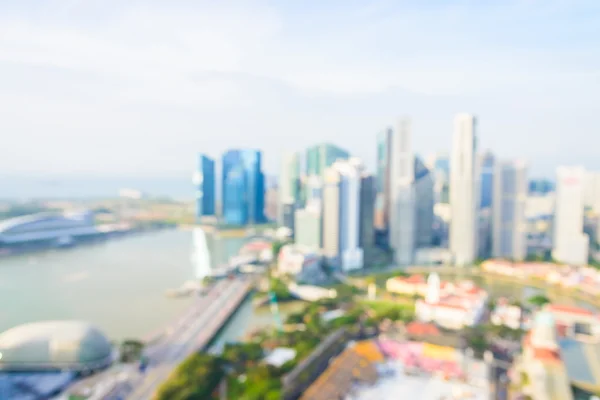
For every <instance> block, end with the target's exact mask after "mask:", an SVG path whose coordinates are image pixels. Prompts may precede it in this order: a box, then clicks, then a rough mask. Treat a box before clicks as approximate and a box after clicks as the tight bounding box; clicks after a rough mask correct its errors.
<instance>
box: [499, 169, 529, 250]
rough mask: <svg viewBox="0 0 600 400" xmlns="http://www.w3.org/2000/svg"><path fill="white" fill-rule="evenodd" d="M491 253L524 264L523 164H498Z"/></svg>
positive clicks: (525, 185)
mask: <svg viewBox="0 0 600 400" xmlns="http://www.w3.org/2000/svg"><path fill="white" fill-rule="evenodd" d="M493 181H494V191H493V194H494V200H493V204H494V206H493V219H492V220H493V222H492V232H493V233H492V254H493V256H494V257H499V258H505V259H509V260H515V261H522V260H524V259H525V257H527V229H526V222H527V221H526V217H525V207H526V205H527V192H528V181H527V166H526V165H525V163H524V162H521V161H517V162H499V163H497V164H496V166H495V168H494V176H493Z"/></svg>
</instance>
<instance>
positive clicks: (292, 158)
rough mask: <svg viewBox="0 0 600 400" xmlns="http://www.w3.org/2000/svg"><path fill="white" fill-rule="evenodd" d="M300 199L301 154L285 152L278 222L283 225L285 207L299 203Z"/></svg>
mask: <svg viewBox="0 0 600 400" xmlns="http://www.w3.org/2000/svg"><path fill="white" fill-rule="evenodd" d="M299 201H300V155H299V154H298V153H285V154H284V155H283V160H282V163H281V174H280V175H279V215H278V222H279V224H280V225H283V207H284V206H285V205H288V204H293V205H295V206H297V205H298V203H299Z"/></svg>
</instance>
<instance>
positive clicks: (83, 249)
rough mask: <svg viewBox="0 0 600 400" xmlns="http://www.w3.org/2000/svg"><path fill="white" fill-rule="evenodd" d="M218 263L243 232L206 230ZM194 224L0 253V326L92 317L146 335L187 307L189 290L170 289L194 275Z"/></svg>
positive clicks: (124, 332)
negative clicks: (216, 234) (217, 235)
mask: <svg viewBox="0 0 600 400" xmlns="http://www.w3.org/2000/svg"><path fill="white" fill-rule="evenodd" d="M207 244H208V246H209V249H210V250H211V264H213V265H216V264H220V263H223V262H225V261H226V260H227V258H228V257H229V256H230V255H232V254H234V253H235V252H237V250H238V249H239V247H240V246H241V245H242V244H243V239H228V240H227V241H219V240H214V239H212V238H207ZM193 254H194V247H193V240H192V232H189V231H180V230H167V231H158V232H150V233H144V234H140V235H132V236H128V237H123V238H121V239H118V240H112V241H106V242H101V243H96V244H90V245H85V246H80V247H76V248H72V249H67V250H52V251H45V252H39V253H35V254H29V255H19V256H13V257H6V258H2V259H0V304H2V307H0V331H4V330H6V329H9V328H11V327H13V326H16V325H19V324H22V323H26V322H31V321H38V320H54V319H81V320H87V321H89V322H91V323H93V324H95V325H97V326H98V327H99V328H101V329H102V330H103V331H105V332H106V333H107V334H108V335H109V337H111V338H112V339H122V338H126V337H144V336H146V335H147V334H148V333H150V332H153V331H155V330H156V329H158V328H160V327H161V326H163V325H164V324H165V323H167V322H169V321H171V320H173V319H175V318H176V317H177V316H178V315H180V314H181V313H182V312H183V311H184V310H185V309H186V307H187V306H188V305H189V303H190V299H189V298H177V299H173V298H167V297H166V296H165V291H166V290H167V289H169V288H175V287H178V286H180V285H181V284H182V283H183V282H185V281H187V280H190V279H194V278H195V276H196V275H197V267H196V265H195V261H194V259H193V257H192V255H193Z"/></svg>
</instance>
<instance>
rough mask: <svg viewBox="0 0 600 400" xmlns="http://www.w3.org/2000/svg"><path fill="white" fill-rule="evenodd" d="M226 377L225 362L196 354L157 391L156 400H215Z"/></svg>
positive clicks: (178, 368)
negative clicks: (217, 389) (215, 395)
mask: <svg viewBox="0 0 600 400" xmlns="http://www.w3.org/2000/svg"><path fill="white" fill-rule="evenodd" d="M224 375H225V369H224V360H223V359H221V358H218V357H213V356H210V355H207V354H194V355H193V356H191V357H189V358H188V359H187V360H185V361H184V362H183V363H182V364H181V365H179V367H177V369H176V370H175V372H174V374H173V375H172V376H171V377H170V378H169V380H168V381H166V382H165V383H164V384H163V385H162V386H161V387H160V388H159V389H158V391H157V393H156V395H155V399H156V400H195V399H213V398H214V397H213V394H214V392H215V390H216V388H217V386H218V385H219V382H220V381H221V379H222V378H223V377H224Z"/></svg>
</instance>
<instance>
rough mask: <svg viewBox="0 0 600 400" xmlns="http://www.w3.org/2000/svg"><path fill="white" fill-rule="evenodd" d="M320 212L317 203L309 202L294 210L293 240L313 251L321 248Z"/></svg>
mask: <svg viewBox="0 0 600 400" xmlns="http://www.w3.org/2000/svg"><path fill="white" fill-rule="evenodd" d="M321 225H322V213H321V209H320V207H319V206H318V204H310V205H307V206H306V207H305V208H303V209H301V210H296V213H295V221H294V241H295V243H296V244H298V245H302V246H306V247H308V248H310V249H313V250H314V251H317V250H319V249H320V248H321V244H322V235H321Z"/></svg>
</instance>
